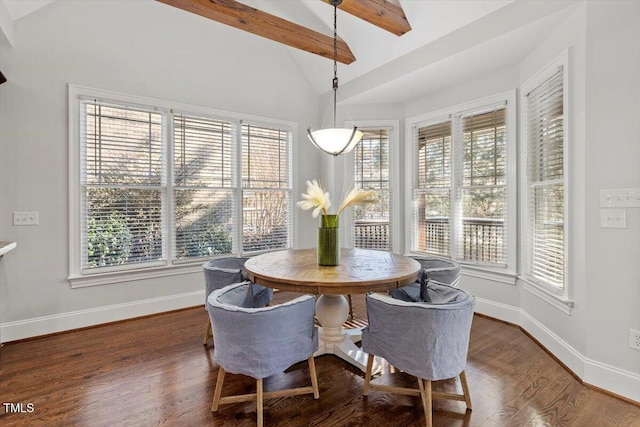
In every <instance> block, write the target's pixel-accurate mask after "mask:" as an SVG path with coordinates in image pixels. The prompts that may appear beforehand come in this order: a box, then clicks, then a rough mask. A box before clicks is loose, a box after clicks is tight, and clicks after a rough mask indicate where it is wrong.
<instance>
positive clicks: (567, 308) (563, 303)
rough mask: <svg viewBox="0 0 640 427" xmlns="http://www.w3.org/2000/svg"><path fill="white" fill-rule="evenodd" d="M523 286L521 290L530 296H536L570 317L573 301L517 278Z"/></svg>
mask: <svg viewBox="0 0 640 427" xmlns="http://www.w3.org/2000/svg"><path fill="white" fill-rule="evenodd" d="M518 280H521V281H522V283H523V284H524V286H523V289H524V290H525V291H527V292H529V293H530V294H532V295H535V296H537V297H538V298H540V299H541V300H543V301H545V302H547V303H548V304H550V305H552V306H553V307H555V308H557V309H558V310H560V311H562V312H563V313H565V314H568V315H569V316H571V313H572V311H573V301H572V300H570V299H567V298H565V297H564V296H563V295H558V294H555V293H553V292H551V291H550V290H548V289H546V288H544V287H542V286H540V285H538V284H536V283H534V282H532V281H530V280H527V279H525V278H523V277H518Z"/></svg>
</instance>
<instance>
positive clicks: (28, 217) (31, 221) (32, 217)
mask: <svg viewBox="0 0 640 427" xmlns="http://www.w3.org/2000/svg"><path fill="white" fill-rule="evenodd" d="M13 225H38V212H14V213H13Z"/></svg>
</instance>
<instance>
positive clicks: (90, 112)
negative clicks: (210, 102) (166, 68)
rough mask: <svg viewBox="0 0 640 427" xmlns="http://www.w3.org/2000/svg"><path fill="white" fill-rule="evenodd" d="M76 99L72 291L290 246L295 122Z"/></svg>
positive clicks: (83, 95) (79, 91)
mask: <svg viewBox="0 0 640 427" xmlns="http://www.w3.org/2000/svg"><path fill="white" fill-rule="evenodd" d="M70 94H71V97H70V101H71V102H70V104H69V106H70V108H69V111H70V114H71V116H70V117H71V118H70V123H71V126H70V139H69V141H70V145H69V149H70V153H71V157H70V158H71V163H70V168H69V170H70V175H69V176H70V188H71V193H70V194H71V195H70V198H69V199H70V212H71V214H70V216H71V224H72V228H71V231H70V239H69V242H70V244H69V248H70V251H69V254H70V257H69V260H70V262H69V264H70V265H69V270H70V273H69V281H70V282H71V284H72V286H74V285H79V286H90V285H93V284H103V283H112V282H118V281H122V280H123V278H124V277H125V276H124V275H123V274H119V273H125V272H127V271H130V270H144V269H149V268H153V269H152V270H147V271H144V272H142V271H137V272H135V273H134V272H131V273H132V274H136V275H138V274H143V275H145V276H146V275H147V274H149V275H153V276H161V275H163V274H165V273H164V272H165V271H167V272H168V271H169V269H172V268H173V267H174V266H175V267H177V266H178V264H188V263H191V264H195V263H200V262H202V261H203V260H204V259H207V258H211V257H216V256H224V255H236V256H241V255H243V254H245V253H255V252H259V251H267V250H274V249H285V248H289V247H291V241H292V238H291V227H292V220H291V192H292V185H291V183H292V177H291V170H292V166H291V164H292V163H291V162H292V160H291V159H292V152H291V151H292V146H293V132H292V130H291V129H292V124H290V123H287V122H282V121H273V122H272V121H270V120H269V119H264V120H265V121H264V122H262V123H261V124H257V123H252V124H248V123H243V121H242V119H241V116H240V115H239V114H236V113H225V112H217V111H213V110H208V109H205V108H202V107H191V106H188V105H184V104H177V103H172V102H168V101H160V100H155V99H148V98H142V97H135V96H129V95H124V94H117V93H111V92H107V91H101V90H96V89H90V88H83V87H78V86H70ZM257 120H260V119H259V118H258V119H257ZM181 269H182V267H180V268H179V269H178V270H181ZM187 269H188V268H187ZM102 273H109V274H102ZM111 273H114V274H111ZM116 273H117V274H116ZM167 274H173V273H167Z"/></svg>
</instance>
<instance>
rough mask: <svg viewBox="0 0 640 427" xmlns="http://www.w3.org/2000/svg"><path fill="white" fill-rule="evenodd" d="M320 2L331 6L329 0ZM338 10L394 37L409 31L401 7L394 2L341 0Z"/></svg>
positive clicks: (390, 0) (386, 0)
mask: <svg viewBox="0 0 640 427" xmlns="http://www.w3.org/2000/svg"><path fill="white" fill-rule="evenodd" d="M322 1H324V2H325V3H327V4H331V3H330V0H322ZM338 8H339V9H341V10H344V11H345V12H347V13H350V14H351V15H354V16H357V17H358V18H360V19H363V20H365V21H367V22H368V23H370V24H373V25H375V26H376V27H380V28H382V29H384V30H387V31H389V32H391V33H393V34H395V35H396V36H401V35H403V34H404V33H406V32H407V31H410V30H411V25H409V21H408V20H407V17H406V16H405V14H404V10H402V6H400V3H399V2H397V1H395V0H343V2H342V4H341V5H340V6H338Z"/></svg>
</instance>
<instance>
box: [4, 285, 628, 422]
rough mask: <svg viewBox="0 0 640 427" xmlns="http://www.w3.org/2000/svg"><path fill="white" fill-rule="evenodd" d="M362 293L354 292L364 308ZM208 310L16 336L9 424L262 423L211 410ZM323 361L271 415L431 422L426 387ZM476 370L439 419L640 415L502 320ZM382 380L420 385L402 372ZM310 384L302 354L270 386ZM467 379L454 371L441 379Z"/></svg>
mask: <svg viewBox="0 0 640 427" xmlns="http://www.w3.org/2000/svg"><path fill="white" fill-rule="evenodd" d="M285 297H286V295H285V294H281V295H278V298H279V299H282V298H285ZM363 298H364V297H363V296H362V295H357V296H354V303H355V304H354V305H355V307H356V315H358V316H359V317H360V318H363V316H364V308H363ZM206 316H207V314H206V312H205V310H204V309H203V308H202V307H198V308H194V309H188V310H183V311H178V312H173V313H166V314H161V315H157V316H153V317H147V318H142V319H135V320H131V321H125V322H120V323H115V324H110V325H106V326H101V327H95V328H90V329H85V330H79V331H74V332H69V333H64V334H59V335H54V336H49V337H43V338H39V339H34V340H29V341H24V342H18V343H9V344H7V345H5V346H4V347H2V349H1V350H0V400H2V402H3V404H4V408H2V410H0V424H1V425H2V426H5V427H8V426H156V425H168V426H206V425H211V426H253V425H255V420H256V414H255V404H254V403H237V404H230V405H224V406H221V407H220V410H219V412H217V413H215V414H212V413H211V412H210V407H211V399H212V397H213V390H214V385H215V381H216V375H217V371H218V369H217V365H216V362H215V360H214V358H213V352H212V350H211V346H208V347H204V346H203V345H202V333H203V328H204V325H205V320H206ZM356 323H362V320H361V319H356ZM316 366H317V371H318V380H319V385H320V399H319V400H314V399H313V397H312V396H311V395H305V396H296V397H289V398H277V399H273V400H268V401H266V402H265V425H268V426H269V425H270V426H398V427H406V426H420V425H424V422H425V421H424V415H423V411H422V407H421V406H420V402H419V400H418V398H414V397H408V396H399V395H390V394H386V393H381V392H375V391H373V392H371V395H370V396H369V397H368V398H363V396H362V385H363V382H364V379H363V373H362V372H360V371H359V370H357V369H355V368H353V367H351V366H350V365H348V364H347V363H346V362H343V361H342V360H340V359H338V358H337V357H335V356H332V355H325V356H321V357H318V358H316ZM467 378H468V382H469V387H470V389H471V398H472V401H473V411H469V412H465V406H464V403H463V402H452V401H434V425H435V426H483V427H484V426H529V425H530V426H580V427H582V426H590V427H591V426H616V427H618V426H640V408H639V407H638V406H635V405H632V404H630V403H627V402H624V401H622V400H619V399H616V398H614V397H611V396H609V395H607V394H605V393H601V392H599V391H597V390H593V389H591V388H588V387H585V386H583V385H581V384H580V383H579V382H578V381H577V380H576V379H575V378H574V377H573V376H572V375H571V374H569V373H568V372H567V371H566V370H565V369H564V368H563V367H562V366H561V365H559V364H558V363H557V362H556V361H555V360H554V359H553V358H552V357H550V356H549V355H548V354H547V353H546V352H545V351H544V350H543V349H541V348H540V347H539V346H538V345H537V344H536V343H535V342H534V341H532V340H531V339H530V338H529V337H528V336H527V335H526V334H524V333H523V332H522V331H521V330H520V329H519V328H517V327H515V326H511V325H507V324H505V323H502V322H499V321H495V320H491V319H487V318H484V317H480V316H476V317H475V318H474V321H473V327H472V331H471V343H470V349H469V358H468V364H467ZM375 381H383V382H388V383H393V384H398V385H411V386H416V387H417V383H416V382H415V380H414V379H413V378H411V377H409V376H408V375H405V374H403V373H394V374H391V375H383V376H382V377H379V378H378V379H376V380H375ZM307 384H309V377H308V370H307V363H306V362H302V363H299V364H297V365H295V366H293V367H292V368H291V369H289V370H288V371H287V372H286V373H283V374H280V375H277V376H274V377H271V378H268V379H266V380H265V389H266V390H269V389H277V388H281V387H283V386H304V385H307ZM254 387H255V382H254V381H253V380H252V379H249V378H246V377H242V376H237V375H230V374H229V375H227V378H226V380H225V386H224V390H223V394H228V393H230V392H233V393H238V392H240V393H249V392H252V391H253V390H254ZM456 387H459V385H458V384H456V383H454V382H453V381H442V382H439V383H437V384H436V385H434V389H436V390H437V389H451V388H456ZM7 404H13V405H12V406H9V407H8V406H7ZM18 404H22V406H20V405H18ZM27 404H31V405H27ZM11 410H13V411H14V412H11ZM19 410H21V411H22V412H20V411H19ZM15 411H18V412H15Z"/></svg>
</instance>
